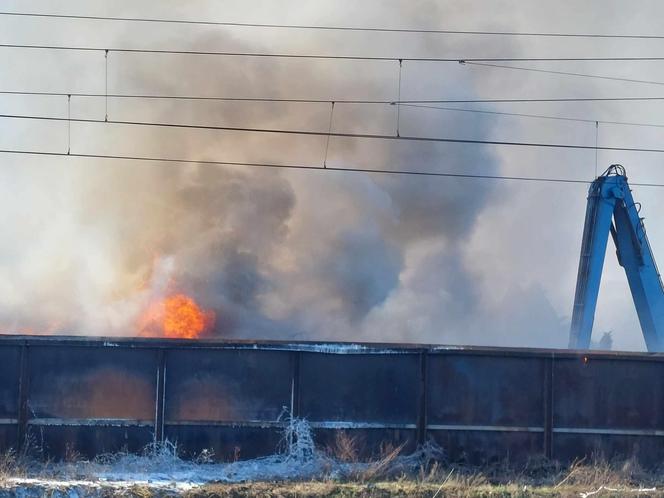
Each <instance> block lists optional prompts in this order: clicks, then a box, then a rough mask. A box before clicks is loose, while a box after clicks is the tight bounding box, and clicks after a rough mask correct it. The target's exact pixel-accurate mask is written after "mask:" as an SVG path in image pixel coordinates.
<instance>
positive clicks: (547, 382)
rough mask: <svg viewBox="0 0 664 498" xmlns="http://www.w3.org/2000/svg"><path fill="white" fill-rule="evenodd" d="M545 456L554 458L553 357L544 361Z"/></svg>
mask: <svg viewBox="0 0 664 498" xmlns="http://www.w3.org/2000/svg"><path fill="white" fill-rule="evenodd" d="M543 388H544V389H543V392H544V414H543V415H544V456H545V457H546V458H552V457H553V355H551V356H550V357H548V358H545V359H544V386H543Z"/></svg>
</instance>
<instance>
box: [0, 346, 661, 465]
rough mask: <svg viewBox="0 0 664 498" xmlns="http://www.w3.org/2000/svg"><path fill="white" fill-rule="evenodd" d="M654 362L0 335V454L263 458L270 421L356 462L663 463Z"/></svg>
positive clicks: (270, 439) (556, 354)
mask: <svg viewBox="0 0 664 498" xmlns="http://www.w3.org/2000/svg"><path fill="white" fill-rule="evenodd" d="M663 384H664V355H653V354H620V353H586V354H584V353H579V352H570V351H545V350H519V349H499V348H438V347H428V346H415V345H348V344H318V343H316V344H315V343H298V344H292V343H277V342H269V343H268V342H265V343H255V342H235V343H219V342H185V341H164V340H148V339H127V340H124V339H123V340H116V339H112V340H109V339H106V340H105V339H82V338H53V337H48V338H42V337H34V338H26V337H16V336H0V450H2V449H7V448H10V447H14V448H16V447H18V446H24V447H26V446H27V447H28V448H29V449H30V451H32V452H35V453H37V454H41V455H43V456H44V457H54V458H62V457H65V456H67V455H68V454H69V455H73V454H80V455H83V456H87V457H92V456H95V455H98V454H100V453H107V452H114V451H118V450H128V451H140V450H141V449H142V448H143V447H144V446H145V445H147V444H148V443H150V442H152V441H154V440H163V439H165V438H168V439H169V440H170V441H177V444H178V447H179V449H180V451H181V452H182V453H183V455H184V456H194V455H196V454H198V453H200V452H201V451H202V450H203V449H212V450H213V451H214V454H215V455H216V457H217V458H218V459H220V460H235V459H242V458H251V457H256V456H260V455H267V454H270V453H273V452H274V451H275V449H276V448H277V447H278V445H279V444H280V441H281V437H282V436H281V434H282V431H283V428H284V426H285V420H284V417H285V414H286V413H293V414H294V415H295V416H298V417H304V418H306V419H307V420H309V421H310V423H311V425H312V427H313V428H314V430H315V437H316V441H317V443H318V444H319V445H320V446H323V447H324V446H326V445H332V444H334V439H335V437H336V435H337V433H338V432H339V431H347V432H348V433H349V435H351V436H353V437H355V438H356V440H357V442H358V445H359V448H360V449H361V450H362V453H363V455H364V456H367V457H369V456H371V455H376V454H378V453H379V452H380V450H381V446H383V447H384V446H385V445H392V446H396V445H399V444H402V443H405V450H406V451H408V450H412V449H414V448H415V447H416V446H417V445H418V444H419V443H422V442H424V441H425V440H427V439H433V440H435V441H436V442H437V443H439V444H440V445H441V446H442V447H443V448H444V449H445V450H446V451H447V453H448V455H449V457H450V458H451V459H453V460H457V461H466V462H469V463H483V462H487V461H493V460H503V459H505V458H506V457H508V458H509V459H511V460H513V461H520V460H524V459H527V458H531V457H535V456H547V457H550V458H554V459H559V460H562V461H569V460H571V459H573V458H578V457H582V456H585V455H590V454H591V453H597V452H600V453H604V454H605V455H606V456H607V457H615V456H623V457H626V456H632V455H635V456H637V457H639V458H642V459H644V460H647V461H649V462H652V461H655V460H660V459H662V457H664V444H662V443H664V439H662V438H663V437H664V392H663V391H664V389H663V387H664V386H663Z"/></svg>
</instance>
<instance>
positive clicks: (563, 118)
mask: <svg viewBox="0 0 664 498" xmlns="http://www.w3.org/2000/svg"><path fill="white" fill-rule="evenodd" d="M400 105H401V106H402V107H414V108H418V109H435V110H439V111H458V112H470V113H479V114H493V115H498V116H514V117H520V118H534V119H551V120H556V121H574V122H578V123H591V124H594V125H598V124H612V125H621V126H646V127H652V128H664V124H660V123H635V122H631V121H611V120H604V119H587V118H586V119H584V118H575V117H571V116H551V115H547V114H527V113H522V112H503V111H489V110H485V109H463V108H459V107H440V106H435V105H421V104H400Z"/></svg>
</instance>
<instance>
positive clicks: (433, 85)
mask: <svg viewBox="0 0 664 498" xmlns="http://www.w3.org/2000/svg"><path fill="white" fill-rule="evenodd" d="M0 10H2V11H14V12H43V13H62V14H81V15H101V16H120V17H122V16H125V17H131V16H135V17H152V18H169V19H190V20H210V21H229V22H248V23H274V24H279V23H283V24H314V25H352V26H370V27H397V28H423V29H429V28H430V29H457V30H493V31H530V32H533V31H545V32H569V33H572V32H586V33H616V34H661V33H660V31H658V30H659V29H660V28H659V25H658V19H661V18H662V15H663V14H664V5H662V4H661V3H660V2H655V1H652V2H642V3H640V8H639V9H634V8H633V6H630V5H628V4H627V3H625V2H617V1H589V2H584V3H583V4H579V3H578V2H571V1H561V2H555V3H554V2H543V1H542V2H540V1H531V2H516V1H503V0H500V1H499V0H496V1H491V2H487V1H482V2H480V1H464V2H458V1H455V2H451V1H449V2H444V1H410V2H397V1H382V2H376V1H363V2H352V1H339V0H335V1H308V2H300V1H294V0H291V1H256V2H251V3H249V2H246V1H202V0H198V1H188V2H176V1H164V0H160V1H152V0H150V1H148V0H144V1H141V2H135V1H133V2H130V1H115V2H112V3H110V2H103V1H98V0H86V1H69V2H66V3H63V2H49V1H37V0H21V1H20V2H19V1H2V2H0ZM0 43H3V44H12V43H14V44H54V45H79V46H80V45H84V46H94V47H101V48H120V47H123V48H157V49H168V50H171V49H172V50H203V51H229V52H268V53H308V54H330V55H363V56H379V57H397V58H399V57H400V58H404V59H407V58H409V57H449V58H453V59H465V58H471V57H603V56H604V57H617V56H623V55H624V56H648V55H652V56H657V55H658V54H659V53H660V49H661V48H662V45H664V40H629V39H602V38H600V39H579V38H543V37H494V36H468V35H441V34H412V33H410V34H408V33H376V32H347V31H315V30H285V29H259V28H241V27H219V26H200V25H173V24H145V23H129V22H109V21H90V20H54V19H35V18H26V17H12V16H2V15H0ZM521 65H522V66H523V65H527V67H532V68H538V69H549V70H554V71H566V72H578V73H590V74H601V75H606V76H616V77H621V78H630V79H640V80H652V81H664V63H660V62H634V63H631V62H630V63H627V62H620V63H616V62H539V63H532V62H528V63H521ZM0 68H1V70H0V90H16V91H51V92H63V93H69V92H72V93H75V92H86V93H105V92H106V81H107V82H108V92H109V93H111V94H115V93H125V94H160V95H202V96H232V97H238V96H239V97H276V98H304V99H322V100H342V99H372V100H374V99H375V100H396V99H397V98H398V95H399V92H398V88H399V68H398V63H396V62H395V61H389V60H388V61H356V60H309V59H276V58H246V57H221V56H202V55H200V56H191V55H169V54H140V53H119V52H113V51H111V52H110V53H109V57H108V65H107V71H108V79H106V61H105V60H104V56H103V52H69V51H61V52H54V51H41V50H25V49H16V48H0ZM662 92H664V89H662V88H661V85H657V84H645V83H634V82H618V81H608V80H598V79H589V78H581V77H574V76H562V75H551V74H544V73H536V72H525V71H516V70H507V69H501V68H489V67H479V66H469V65H460V64H458V63H455V62H451V63H444V62H414V61H408V60H406V61H404V62H403V66H402V71H401V99H402V100H409V99H412V100H420V99H487V98H493V99H496V98H567V97H648V96H662ZM463 106H464V105H462V104H459V105H458V107H463ZM465 106H466V108H476V109H482V110H487V111H497V112H514V113H527V114H544V115H553V116H565V117H575V118H582V119H588V120H590V121H591V122H589V123H588V122H573V121H560V120H559V121H555V120H544V119H535V118H525V117H515V116H503V115H495V114H478V113H465V112H458V111H449V110H435V109H426V108H413V107H405V106H404V107H401V109H400V111H399V118H398V127H399V131H400V133H401V134H402V135H413V136H427V137H452V138H461V139H470V140H498V141H519V142H547V143H575V144H583V145H590V146H593V145H595V139H596V129H595V124H594V123H593V122H592V121H595V120H599V121H625V122H638V123H654V124H657V123H662V122H664V121H663V120H662V118H661V117H660V115H661V112H660V111H661V109H662V108H664V104H663V103H662V102H660V101H647V102H634V101H632V102H606V101H603V102H583V103H579V102H574V103H560V102H557V103H537V104H533V103H523V104H499V103H493V104H465ZM330 109H331V106H330V104H329V103H321V104H310V103H299V104H293V103H256V102H211V101H198V102H192V101H173V100H139V99H131V100H129V99H109V100H108V117H109V121H111V122H110V123H103V122H101V123H99V122H97V123H77V122H72V123H71V127H70V128H68V125H67V123H66V122H62V121H35V120H19V119H11V118H0V149H12V150H29V151H56V152H63V151H65V152H66V150H67V148H68V147H70V148H71V151H72V152H73V153H76V154H93V155H99V154H102V155H104V154H107V155H139V156H148V157H163V158H177V159H183V160H188V161H196V160H199V161H200V160H207V161H235V162H259V163H278V164H307V165H313V166H322V164H323V162H326V164H327V165H328V166H334V167H339V168H373V169H386V170H396V169H398V170H417V171H432V172H447V173H472V174H479V175H483V174H484V175H503V176H527V177H542V176H543V177H561V178H570V179H577V180H587V181H590V180H592V179H593V178H594V176H595V174H596V172H601V171H603V170H604V169H605V168H606V167H607V166H608V165H609V164H612V163H621V164H623V165H624V166H625V167H626V168H627V172H628V176H629V178H630V181H632V182H650V183H657V182H662V183H664V172H663V171H662V170H661V159H662V156H661V155H659V154H653V153H627V152H616V151H598V153H597V158H596V154H595V151H594V150H565V149H544V148H519V147H507V146H482V145H476V144H450V143H424V142H411V141H394V140H392V141H387V140H366V139H353V138H342V137H331V139H330V140H329V144H328V142H327V140H326V137H325V136H294V135H277V134H256V133H246V132H228V131H219V130H200V129H174V128H154V127H135V126H126V125H119V124H114V123H113V121H123V120H125V121H152V122H154V121H159V122H171V123H174V122H175V123H186V124H196V125H211V126H238V127H258V128H280V129H298V130H315V131H319V132H323V133H324V132H326V131H327V130H328V127H329V125H330ZM0 110H2V113H3V114H26V115H40V116H54V117H61V118H62V117H66V116H67V112H68V107H67V100H66V98H65V97H62V96H51V97H44V96H17V95H1V96H0ZM70 112H71V116H72V117H73V118H77V119H92V120H101V121H103V119H104V116H105V113H106V101H105V99H103V98H83V97H74V98H72V101H71V108H70ZM396 128H397V116H396V109H395V107H394V106H389V105H367V104H362V105H350V104H337V105H335V107H334V113H333V115H332V129H333V130H334V131H335V132H339V133H368V134H393V133H395V131H396ZM68 130H69V132H70V138H69V139H68ZM663 137H664V129H662V128H656V127H634V126H623V125H614V124H605V123H602V124H600V126H599V128H598V130H597V143H598V144H599V145H605V146H624V147H645V148H661V139H662V138H663ZM326 150H327V156H326V153H325V151H326ZM662 192H663V190H662V189H658V188H652V187H635V188H634V190H633V195H634V197H635V199H636V200H637V201H639V202H641V204H642V211H641V213H642V215H643V216H644V217H645V223H646V227H647V229H648V235H649V237H650V241H651V244H652V247H653V249H654V252H655V256H656V257H657V256H658V255H662V254H664V228H662V227H663V225H662V223H660V222H658V220H659V217H660V216H662V215H664V197H663V196H662V195H661V193H662ZM586 193H587V185H584V184H560V183H539V182H517V181H506V180H502V181H501V180H486V179H484V180H482V179H459V178H449V177H448V178H444V177H415V176H398V175H380V174H369V173H357V172H352V173H351V172H338V171H295V170H285V169H265V168H256V167H254V168H252V167H246V166H215V165H204V164H194V163H186V164H184V163H159V162H140V163H139V162H130V161H119V160H110V159H93V158H62V157H47V156H41V157H39V156H30V155H16V154H0V195H1V196H2V199H3V209H2V211H0V230H2V232H3V236H2V241H1V242H0V328H1V329H2V331H4V332H22V331H23V332H25V331H30V332H34V333H47V332H48V333H67V334H76V335H78V334H90V335H134V334H135V333H136V323H137V321H138V320H140V316H141V314H142V313H144V312H145V310H146V309H147V308H149V307H150V304H151V303H153V302H154V301H155V300H158V299H162V298H164V297H166V296H167V295H168V294H169V293H172V292H183V293H186V294H187V295H189V296H192V297H193V298H194V299H195V300H196V302H197V303H199V304H200V306H201V307H202V308H204V309H207V310H212V311H213V312H214V313H215V315H216V321H215V325H214V329H213V330H212V331H211V332H210V333H211V334H213V335H215V336H218V337H227V338H259V339H288V340H307V339H311V340H351V341H379V342H392V341H398V342H422V343H438V344H472V345H491V346H511V347H521V346H523V347H555V348H562V347H566V345H567V341H568V332H569V322H570V318H571V310H572V300H573V294H574V286H575V279H576V271H577V267H578V257H579V249H580V243H581V240H580V239H581V233H582V230H583V219H584V212H585V204H586ZM605 332H611V333H612V338H613V347H614V349H620V350H643V349H644V343H643V339H642V337H641V332H640V328H639V325H638V321H637V318H636V313H635V310H634V306H633V303H632V301H631V296H630V294H629V289H628V287H627V282H626V278H625V275H624V272H623V271H622V269H621V268H620V267H619V266H618V264H617V261H616V258H615V255H614V249H613V246H612V244H611V243H609V249H608V250H607V258H606V263H605V271H604V276H603V280H602V285H601V289H600V298H599V303H598V308H597V313H596V320H595V327H594V333H593V338H594V339H595V340H598V339H599V338H600V337H601V336H602V334H603V333H605Z"/></svg>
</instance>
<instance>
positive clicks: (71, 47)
mask: <svg viewBox="0 0 664 498" xmlns="http://www.w3.org/2000/svg"><path fill="white" fill-rule="evenodd" d="M0 47H2V48H20V49H33V50H69V51H77V52H104V53H108V52H115V53H139V54H172V55H215V56H225V57H272V58H282V59H318V60H356V61H392V62H400V61H409V62H457V63H462V64H464V63H471V62H630V61H631V62H639V61H641V62H654V61H664V57H663V56H643V57H642V56H630V57H403V56H379V55H334V54H289V53H270V52H232V51H214V50H173V49H160V48H122V47H113V48H104V47H91V46H85V45H77V46H74V45H27V44H19V43H2V44H0Z"/></svg>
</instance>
